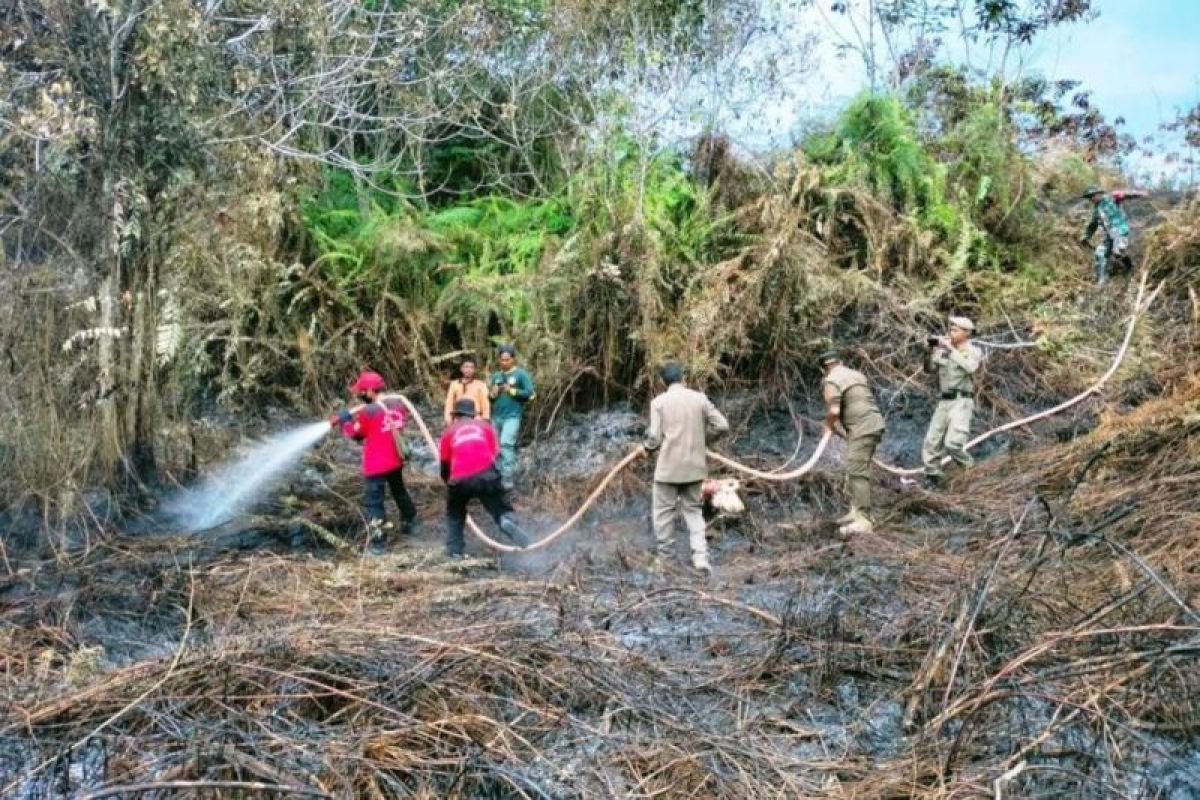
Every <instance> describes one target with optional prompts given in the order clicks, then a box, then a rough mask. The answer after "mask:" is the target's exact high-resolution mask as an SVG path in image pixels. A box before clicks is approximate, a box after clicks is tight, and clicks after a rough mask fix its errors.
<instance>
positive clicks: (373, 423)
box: [329, 372, 417, 547]
mask: <svg viewBox="0 0 1200 800" xmlns="http://www.w3.org/2000/svg"><path fill="white" fill-rule="evenodd" d="M350 391H351V392H352V393H354V394H355V395H357V396H358V399H359V400H360V401H361V402H362V403H363V405H361V406H359V407H358V408H355V409H354V410H350V409H345V408H343V409H342V410H341V411H339V412H338V413H337V414H335V415H334V416H333V417H332V418H330V420H329V421H330V423H331V424H338V425H340V426H341V428H342V433H343V434H345V435H346V436H348V437H350V438H351V439H355V440H357V441H360V442H362V445H363V450H362V472H363V477H364V478H365V479H366V488H365V491H364V492H363V513H364V515H365V516H366V519H367V531H368V539H369V540H370V543H371V545H372V546H373V547H379V546H381V545H382V544H383V540H384V535H385V531H386V530H390V528H391V524H390V523H388V522H386V514H385V513H384V508H383V503H384V493H385V492H386V490H387V489H391V492H392V498H393V499H394V500H395V501H396V506H397V507H398V508H399V509H400V517H401V519H402V525H403V533H405V534H412V533H413V532H414V531H415V529H416V525H417V509H416V507H415V506H414V505H413V501H412V498H411V497H410V496H409V494H408V489H407V488H405V486H404V448H403V447H402V446H401V436H402V432H403V431H404V423H405V421H406V419H407V415H406V412H405V410H404V405H403V404H402V403H401V402H400V401H399V400H396V399H392V398H385V397H384V396H383V391H384V380H383V376H381V375H380V374H379V373H378V372H363V373H361V374H360V375H359V376H358V379H357V380H356V381H355V382H354V383H353V384H352V385H351V386H350Z"/></svg>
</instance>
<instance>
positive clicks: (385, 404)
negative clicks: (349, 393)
mask: <svg viewBox="0 0 1200 800" xmlns="http://www.w3.org/2000/svg"><path fill="white" fill-rule="evenodd" d="M406 421H407V413H406V412H405V410H404V406H403V405H402V404H401V403H400V401H399V400H376V401H375V402H374V403H367V404H366V405H365V406H362V407H360V408H359V409H358V410H357V411H356V412H355V413H354V414H353V415H352V416H351V418H350V421H349V422H345V423H342V433H343V434H344V435H346V436H349V437H350V438H351V439H357V440H359V441H361V442H362V443H363V451H362V471H363V475H366V476H367V477H371V476H373V475H383V474H385V473H388V472H391V471H392V470H395V469H399V468H400V467H402V466H404V454H403V453H401V452H400V449H399V448H397V447H396V434H397V433H399V432H400V431H402V430H404V423H405V422H406Z"/></svg>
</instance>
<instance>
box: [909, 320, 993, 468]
mask: <svg viewBox="0 0 1200 800" xmlns="http://www.w3.org/2000/svg"><path fill="white" fill-rule="evenodd" d="M949 322H950V335H949V336H937V337H934V338H932V339H930V343H929V344H930V346H929V352H928V354H927V355H926V356H925V371H926V372H936V373H937V376H938V404H937V406H935V407H934V409H933V419H932V420H930V422H929V431H928V432H927V433H926V434H925V442H924V444H923V445H922V446H921V461H922V462H923V463H924V465H925V486H926V488H929V489H932V488H935V487H936V486H938V485H939V484H940V483H941V480H942V477H943V473H942V458H943V457H944V456H946V455H949V456H950V457H951V458H953V459H954V460H955V461H957V462H958V463H959V464H960V465H961V466H963V467H969V466H971V465H972V464H974V463H975V460H974V459H973V458H971V454H970V453H968V452H967V448H966V445H967V439H968V437H969V436H970V434H971V416H972V415H973V414H974V413H975V394H974V391H975V386H974V375H975V373H976V372H977V371H978V370H979V365H980V364H981V363H983V353H982V352H981V351H980V349H979V348H978V347H976V346H975V345H973V344H971V332H972V331H974V330H975V325H974V323H972V322H971V320H969V319H967V318H966V317H950V320H949Z"/></svg>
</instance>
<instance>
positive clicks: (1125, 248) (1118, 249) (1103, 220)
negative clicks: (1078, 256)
mask: <svg viewBox="0 0 1200 800" xmlns="http://www.w3.org/2000/svg"><path fill="white" fill-rule="evenodd" d="M1145 196H1146V193H1145V192H1138V191H1132V190H1126V191H1117V192H1106V191H1104V190H1103V189H1101V188H1100V187H1099V186H1089V187H1088V188H1087V189H1085V190H1084V192H1083V197H1084V199H1085V200H1090V201H1091V202H1092V219H1091V221H1089V222H1088V226H1087V230H1085V231H1084V232H1083V236H1082V237H1081V238H1080V240H1079V241H1080V242H1082V243H1083V244H1085V245H1088V246H1091V244H1092V235H1093V234H1094V233H1095V232H1096V228H1100V227H1102V228H1104V240H1103V241H1101V242H1100V244H1098V245H1096V251H1095V256H1094V258H1095V261H1096V284H1097V285H1099V286H1103V285H1104V284H1105V283H1107V282H1108V259H1109V258H1110V257H1112V256H1115V257H1117V258H1119V259H1120V260H1121V261H1122V262H1124V263H1125V265H1126V267H1127V268H1131V267H1132V262H1131V261H1130V257H1129V244H1130V239H1131V238H1132V232H1131V231H1130V229H1129V219H1128V217H1126V216H1125V208H1124V204H1125V201H1126V200H1128V199H1129V198H1131V197H1145Z"/></svg>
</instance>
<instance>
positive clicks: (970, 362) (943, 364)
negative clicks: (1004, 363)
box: [925, 342, 983, 394]
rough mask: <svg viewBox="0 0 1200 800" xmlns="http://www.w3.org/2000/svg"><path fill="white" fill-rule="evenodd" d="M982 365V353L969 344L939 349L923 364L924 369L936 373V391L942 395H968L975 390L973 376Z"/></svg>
mask: <svg viewBox="0 0 1200 800" xmlns="http://www.w3.org/2000/svg"><path fill="white" fill-rule="evenodd" d="M982 363H983V351H982V350H980V349H979V348H978V347H976V346H975V345H973V344H971V343H970V342H963V343H962V344H961V345H959V346H958V347H949V348H944V347H939V348H937V349H936V350H935V351H933V353H932V354H931V355H930V356H929V358H928V359H927V360H926V362H925V368H926V369H927V370H928V371H930V372H937V376H938V391H939V392H940V393H942V394H950V393H958V394H970V393H971V392H972V391H973V390H974V388H975V381H974V375H975V373H976V372H977V371H979V365H980V364H982Z"/></svg>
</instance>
